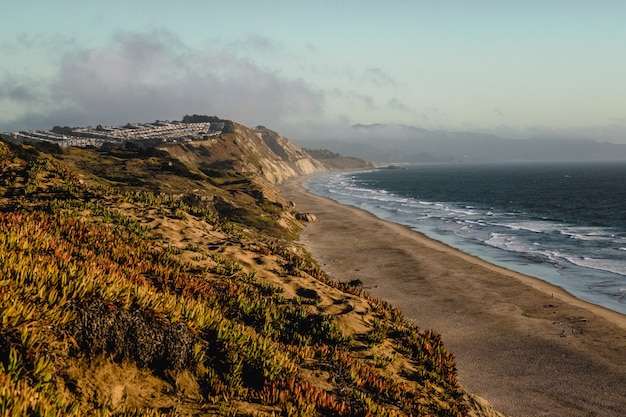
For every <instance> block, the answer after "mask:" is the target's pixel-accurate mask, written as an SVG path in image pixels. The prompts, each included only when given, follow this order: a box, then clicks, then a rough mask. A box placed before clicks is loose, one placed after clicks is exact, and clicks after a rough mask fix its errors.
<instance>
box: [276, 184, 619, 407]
mask: <svg viewBox="0 0 626 417" xmlns="http://www.w3.org/2000/svg"><path fill="white" fill-rule="evenodd" d="M302 181H304V178H298V179H295V180H290V181H288V182H287V183H285V184H283V185H281V188H280V189H281V195H282V196H283V197H284V198H285V199H288V200H291V201H293V202H294V203H295V204H296V210H297V211H300V212H306V213H313V214H315V215H316V216H317V219H318V221H317V222H315V223H308V224H307V225H306V227H305V229H304V230H303V232H302V233H301V242H302V244H303V245H304V246H305V247H306V248H307V250H308V251H309V252H310V253H311V254H312V255H313V257H314V258H315V259H316V260H317V261H318V262H319V264H320V265H321V266H322V268H323V269H324V270H325V271H326V272H327V273H329V274H330V275H331V276H332V277H333V278H334V279H336V280H338V281H350V280H353V279H360V280H361V281H362V282H363V285H364V287H365V288H366V289H367V290H368V291H369V292H370V293H371V294H372V295H373V296H375V297H378V298H382V299H385V300H387V301H389V302H391V303H393V304H395V305H396V306H398V307H399V308H400V309H401V310H402V312H403V313H404V315H405V317H406V318H407V319H410V320H412V321H413V322H414V323H415V324H417V325H418V326H419V327H420V328H422V329H428V328H430V329H434V330H435V331H437V332H438V333H440V334H441V335H442V338H443V341H444V344H445V345H446V347H447V348H448V350H450V351H451V352H453V354H454V356H455V358H456V362H457V368H458V372H459V380H460V382H461V384H462V385H463V386H464V387H465V388H466V389H467V390H468V391H469V392H471V393H473V394H476V395H479V396H481V397H483V398H485V399H487V400H488V401H489V402H490V403H491V404H492V405H493V406H494V407H495V408H496V409H497V410H498V411H501V412H502V413H504V414H505V415H507V416H625V415H626V316H624V315H622V314H619V313H616V312H613V311H610V310H608V309H604V308H602V307H598V306H595V305H592V304H589V303H586V302H584V301H581V300H579V299H577V298H575V297H573V296H571V295H569V294H568V293H566V292H565V291H563V290H561V289H560V288H558V287H555V286H552V285H550V284H548V283H545V282H543V281H541V280H539V279H536V278H533V277H529V276H525V275H522V274H519V273H517V272H513V271H510V270H507V269H504V268H501V267H498V266H495V265H493V264H490V263H488V262H485V261H482V260H480V259H478V258H475V257H473V256H470V255H467V254H465V253H463V252H460V251H458V250H456V249H453V248H451V247H449V246H447V245H445V244H442V243H439V242H437V241H434V240H432V239H429V238H427V237H425V236H424V235H422V234H420V233H417V232H414V231H412V230H410V229H409V228H407V227H404V226H401V225H398V224H394V223H390V222H386V221H383V220H380V219H378V218H376V217H375V216H373V215H371V214H370V213H368V212H365V211H362V210H359V209H357V208H354V207H350V206H345V205H341V204H338V203H336V202H334V201H332V200H330V199H327V198H324V197H319V196H316V195H313V194H310V193H308V192H307V191H306V190H305V189H303V188H302V187H301V183H302Z"/></svg>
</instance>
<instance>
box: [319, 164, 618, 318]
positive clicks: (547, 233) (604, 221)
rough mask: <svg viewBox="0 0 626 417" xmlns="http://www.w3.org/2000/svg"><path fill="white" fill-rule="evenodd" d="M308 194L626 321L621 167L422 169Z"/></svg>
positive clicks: (367, 176)
mask: <svg viewBox="0 0 626 417" xmlns="http://www.w3.org/2000/svg"><path fill="white" fill-rule="evenodd" d="M307 187H308V189H309V190H310V191H311V192H313V193H315V194H318V195H322V196H326V197H330V198H332V199H334V200H336V201H337V202H340V203H343V204H348V205H352V206H356V207H359V208H361V209H364V210H367V211H369V212H371V213H373V214H374V215H376V216H377V217H379V218H381V219H384V220H388V221H392V222H395V223H400V224H403V225H406V226H409V227H410V228H412V229H413V230H416V231H419V232H422V233H424V234H425V235H427V236H428V237H430V238H433V239H436V240H439V241H441V242H444V243H446V244H448V245H450V246H452V247H455V248H457V249H459V250H461V251H463V252H466V253H469V254H471V255H475V256H477V257H479V258H482V259H484V260H486V261H489V262H491V263H494V264H497V265H500V266H503V267H505V268H508V269H511V270H515V271H518V272H521V273H524V274H527V275H531V276H534V277H537V278H540V279H542V280H545V281H547V282H550V283H552V284H555V285H557V286H559V287H561V288H563V289H565V290H566V291H568V292H569V293H571V294H572V295H574V296H576V297H578V298H580V299H583V300H586V301H589V302H592V303H594V304H598V305H601V306H604V307H607V308H609V309H612V310H615V311H618V312H620V313H623V314H626V163H624V162H605V163H597V162H596V163H540V164H537V163H535V164H530V163H507V164H504V163H502V164H426V165H411V166H406V167H401V168H396V169H374V170H368V171H360V172H342V173H330V174H326V175H321V176H316V177H312V178H311V179H310V180H309V181H308V182H307Z"/></svg>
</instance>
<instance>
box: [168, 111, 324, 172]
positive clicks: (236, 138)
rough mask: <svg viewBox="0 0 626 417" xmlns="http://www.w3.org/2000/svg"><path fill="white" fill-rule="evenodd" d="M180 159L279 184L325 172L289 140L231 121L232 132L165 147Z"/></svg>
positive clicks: (264, 130) (319, 163) (270, 131)
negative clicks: (228, 169)
mask: <svg viewBox="0 0 626 417" xmlns="http://www.w3.org/2000/svg"><path fill="white" fill-rule="evenodd" d="M164 149H166V150H167V151H168V152H170V153H171V154H172V155H173V156H175V157H176V158H178V159H180V160H181V161H183V162H185V163H188V164H192V165H196V166H200V167H202V168H203V169H223V168H232V169H236V170H237V171H239V172H242V173H252V174H258V175H260V176H261V177H263V178H264V179H265V180H267V181H269V182H271V183H274V184H281V183H282V182H284V181H285V180H286V179H288V178H292V177H296V176H299V175H306V174H313V173H316V172H324V171H327V170H328V168H327V167H326V166H325V165H324V164H322V163H321V162H320V161H317V160H316V159H314V158H313V157H311V156H310V155H309V154H308V153H307V152H306V151H304V150H302V149H301V148H300V147H298V146H297V145H295V144H294V143H292V142H291V141H290V140H289V139H287V138H284V137H283V136H281V135H280V134H278V133H276V132H274V131H272V130H270V129H266V128H261V127H259V128H256V129H250V128H248V127H245V126H243V125H240V124H236V123H233V132H231V133H225V134H222V135H220V136H218V137H215V138H211V139H207V140H203V141H194V142H189V143H186V144H177V145H167V146H166V147H164Z"/></svg>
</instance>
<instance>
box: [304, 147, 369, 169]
mask: <svg viewBox="0 0 626 417" xmlns="http://www.w3.org/2000/svg"><path fill="white" fill-rule="evenodd" d="M304 150H305V151H306V153H308V154H309V155H311V156H312V157H313V158H315V159H316V160H318V161H320V162H321V163H323V164H324V165H325V166H327V167H328V168H330V169H363V168H373V167H374V165H373V164H372V163H371V162H368V161H365V160H363V159H361V158H356V157H349V156H343V155H341V154H338V153H335V152H331V151H329V150H328V149H306V148H305V149H304Z"/></svg>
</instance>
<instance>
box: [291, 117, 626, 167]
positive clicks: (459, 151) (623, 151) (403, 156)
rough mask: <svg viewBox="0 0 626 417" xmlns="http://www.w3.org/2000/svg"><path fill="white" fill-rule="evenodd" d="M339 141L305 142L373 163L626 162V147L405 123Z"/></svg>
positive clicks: (360, 127)
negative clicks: (453, 130) (510, 137)
mask: <svg viewBox="0 0 626 417" xmlns="http://www.w3.org/2000/svg"><path fill="white" fill-rule="evenodd" d="M343 133H344V137H342V138H341V139H333V138H327V139H321V140H310V141H303V142H302V143H300V145H301V146H304V147H310V146H315V147H318V148H320V147H321V148H328V149H331V150H333V151H335V152H339V153H341V154H344V155H346V154H349V155H354V156H356V157H359V158H363V159H366V160H369V161H374V162H411V163H418V162H507V161H599V160H626V144H615V143H609V142H597V141H592V140H581V139H571V140H566V139H554V138H537V139H506V138H502V137H499V136H496V135H493V134H484V133H474V132H451V131H443V130H428V129H422V128H418V127H414V126H407V125H401V124H384V123H379V124H369V125H366V124H356V125H353V126H351V127H350V128H349V129H348V132H343Z"/></svg>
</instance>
